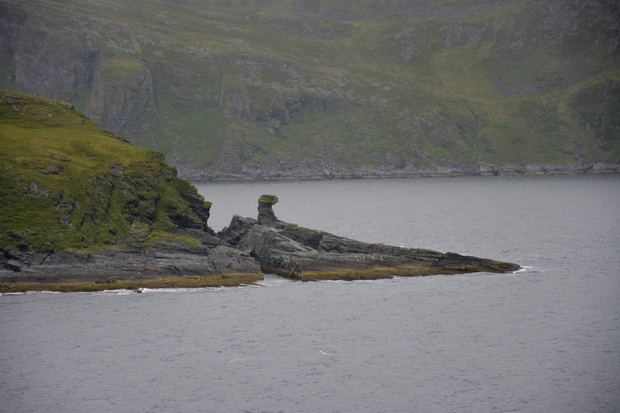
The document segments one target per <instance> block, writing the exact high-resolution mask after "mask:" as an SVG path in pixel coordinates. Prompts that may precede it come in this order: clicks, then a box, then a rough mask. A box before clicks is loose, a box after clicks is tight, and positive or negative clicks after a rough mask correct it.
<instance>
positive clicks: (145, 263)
mask: <svg viewBox="0 0 620 413" xmlns="http://www.w3.org/2000/svg"><path fill="white" fill-rule="evenodd" d="M277 202H278V198H277V197H275V196H273V195H263V196H262V197H261V198H260V199H259V205H258V217H257V219H253V218H242V217H240V216H234V217H233V219H232V221H231V223H230V225H229V226H228V227H226V228H224V229H223V230H222V231H221V232H219V233H217V234H216V233H214V232H213V231H212V230H210V229H208V228H207V230H197V229H180V230H179V231H178V233H177V234H169V235H165V236H160V237H159V238H156V239H154V238H152V237H148V236H147V233H146V232H145V231H143V230H141V228H139V227H138V228H134V229H132V232H131V233H130V234H129V235H128V236H127V237H125V239H124V240H123V241H122V242H119V243H118V244H117V245H114V246H113V247H110V248H107V249H103V250H98V251H63V252H57V253H40V252H39V253H34V252H24V253H21V254H15V253H9V252H8V251H0V253H1V255H0V292H2V293H7V292H23V291H32V290H51V291H97V290H107V289H140V288H164V287H167V288H174V287H215V286H238V285H245V284H251V283H254V282H256V281H259V280H261V279H263V273H273V274H278V275H281V276H284V277H288V278H292V279H295V280H300V281H316V280H358V279H378V278H389V277H395V276H424V275H433V274H463V273H473V272H496V273H507V272H514V271H516V270H518V269H519V268H520V267H519V265H517V264H512V263H506V262H501V261H495V260H490V259H483V258H477V257H469V256H462V255H459V254H455V253H441V252H437V251H431V250H426V249H413V248H401V247H395V246H389V245H384V244H372V243H365V242H360V241H355V240H351V239H348V238H344V237H339V236H336V235H333V234H329V233H327V232H323V231H316V230H312V229H308V228H303V227H300V226H297V225H295V224H290V223H286V222H283V221H280V220H278V219H277V217H276V216H275V214H274V212H273V205H275V204H276V203H277Z"/></svg>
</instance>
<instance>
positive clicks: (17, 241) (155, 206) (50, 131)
mask: <svg viewBox="0 0 620 413" xmlns="http://www.w3.org/2000/svg"><path fill="white" fill-rule="evenodd" d="M0 139H1V141H2V150H1V151H0V194H1V195H0V196H1V198H2V203H1V204H0V245H2V246H3V248H8V249H11V250H18V251H19V250H22V251H24V250H32V251H49V252H52V251H60V250H67V249H95V248H99V247H103V246H106V245H110V244H114V243H116V242H118V241H119V240H121V239H122V238H123V237H125V236H127V235H128V234H129V233H130V231H131V230H132V227H134V228H135V227H136V225H143V226H144V227H145V228H146V231H147V232H150V233H154V232H158V231H159V232H173V231H174V230H177V229H179V228H188V229H189V228H193V229H202V230H206V229H207V228H208V226H207V219H208V217H209V204H208V203H206V202H205V201H204V199H203V198H202V196H201V195H199V194H198V193H197V192H196V189H195V188H194V187H193V186H192V185H191V184H190V183H189V182H187V181H184V180H182V179H179V178H177V176H176V170H175V168H173V167H171V166H170V165H168V164H166V163H165V162H164V158H163V155H162V154H161V153H158V152H155V151H152V150H148V149H144V148H139V147H137V146H134V145H131V144H129V143H127V142H126V141H122V140H120V139H119V138H117V137H115V136H114V135H112V134H111V133H109V132H106V131H104V130H102V129H101V127H99V126H98V125H96V124H94V123H92V122H90V121H89V120H88V119H86V118H85V117H84V116H83V115H81V114H80V113H78V112H77V111H75V110H73V109H72V107H71V106H69V105H67V104H65V103H61V102H59V101H53V100H47V99H42V98H39V97H33V96H28V95H23V94H17V93H13V92H0Z"/></svg>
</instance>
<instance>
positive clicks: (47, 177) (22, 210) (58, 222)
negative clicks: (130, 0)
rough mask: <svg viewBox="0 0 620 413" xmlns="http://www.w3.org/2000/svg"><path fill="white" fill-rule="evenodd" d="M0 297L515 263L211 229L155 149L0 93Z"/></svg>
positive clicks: (253, 224) (280, 231)
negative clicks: (267, 275)
mask: <svg viewBox="0 0 620 413" xmlns="http://www.w3.org/2000/svg"><path fill="white" fill-rule="evenodd" d="M0 121H1V122H0V136H1V137H2V142H3V150H2V151H1V152H0V199H1V200H2V202H0V292H4V293H6V292H22V291H32V290H52V291H96V290H104V289H140V288H147V287H148V288H162V287H209V286H236V285H243V284H249V283H254V282H256V281H258V280H261V279H262V278H263V274H264V273H274V274H279V275H282V276H286V277H290V278H294V279H297V280H304V281H310V280H325V279H342V280H354V279H370V278H383V277H394V276H418V275H430V274H453V273H467V272H479V271H492V272H510V271H515V270H516V269H518V268H519V266H518V265H515V264H508V263H503V262H498V261H493V260H486V259H480V258H475V257H464V256H461V255H458V254H452V253H446V254H444V253H439V252H435V251H429V250H424V249H409V248H398V247H393V246H388V245H383V244H369V243H364V242H359V241H354V240H351V239H347V238H343V237H339V236H336V235H332V234H329V233H326V232H322V231H315V230H311V229H307V228H303V227H300V226H297V225H294V224H290V223H286V222H283V221H281V220H279V219H278V218H277V217H276V215H275V213H274V211H273V206H274V205H275V204H276V203H277V202H278V198H277V197H276V196H274V195H263V196H261V197H260V199H259V200H258V216H257V218H256V219H252V218H242V217H239V216H234V217H233V219H232V221H231V223H230V225H229V226H228V227H226V228H224V229H223V230H222V231H221V232H219V233H216V232H215V231H213V230H212V229H211V228H210V227H209V225H208V219H209V217H210V209H211V203H209V202H207V201H205V199H204V198H203V197H202V196H201V195H200V194H198V192H197V190H196V188H195V187H194V186H192V185H191V184H190V183H189V182H187V181H185V180H183V179H180V178H178V176H177V171H176V169H175V168H173V167H171V166H170V165H168V164H167V163H166V162H165V161H164V158H163V155H162V154H161V153H158V152H155V151H151V150H148V149H144V148H139V147H137V146H134V145H131V144H130V143H129V142H127V141H126V140H124V139H121V138H119V137H117V136H114V135H113V134H111V133H109V132H107V131H105V130H102V129H101V128H100V126H98V125H97V124H95V123H93V122H91V121H89V120H88V119H86V118H84V116H83V115H82V114H80V113H79V112H77V111H75V110H74V109H73V108H72V107H71V106H70V105H67V104H65V103H62V102H59V101H54V100H50V99H44V98H40V97H36V96H29V95H23V94H19V93H14V92H1V91H0Z"/></svg>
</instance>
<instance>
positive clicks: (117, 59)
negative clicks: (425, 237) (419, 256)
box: [0, 0, 620, 177]
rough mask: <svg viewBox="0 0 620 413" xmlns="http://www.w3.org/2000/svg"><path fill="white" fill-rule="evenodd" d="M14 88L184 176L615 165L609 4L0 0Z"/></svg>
mask: <svg viewBox="0 0 620 413" xmlns="http://www.w3.org/2000/svg"><path fill="white" fill-rule="evenodd" d="M0 10H1V11H2V14H3V15H4V16H6V17H5V18H4V19H0V39H1V40H2V43H3V44H4V45H5V46H4V48H2V49H1V50H0V53H1V56H0V57H2V59H0V62H4V63H0V65H2V66H0V72H1V73H0V74H2V75H3V79H7V80H6V82H5V85H6V87H9V88H12V89H18V90H23V91H29V92H34V93H37V94H42V95H45V96H50V97H53V98H57V99H62V100H65V101H70V102H72V103H73V104H74V105H75V106H76V107H77V108H78V109H80V110H83V111H84V112H85V113H86V114H87V116H88V117H90V118H92V119H93V120H95V121H97V122H99V123H101V124H102V125H103V126H104V127H106V128H107V129H109V130H112V131H113V132H115V133H117V134H121V135H123V136H127V137H129V138H130V139H131V140H132V141H135V142H136V143H138V144H140V145H143V146H146V147H150V148H154V149H157V150H159V151H162V152H163V153H165V155H166V158H167V159H168V160H169V161H170V162H171V163H173V164H174V165H176V166H177V167H178V168H179V172H180V173H181V174H182V175H184V176H192V177H214V176H254V177H274V176H307V175H315V174H331V175H333V176H337V175H347V174H355V173H363V171H375V172H377V171H378V172H384V173H406V172H415V171H416V170H419V169H422V168H427V167H436V166H443V165H448V166H449V165H457V166H459V165H464V166H472V165H474V166H475V165H479V164H491V165H502V164H511V163H529V164H532V163H536V164H566V163H572V162H611V163H617V162H620V98H619V96H620V94H619V91H620V52H619V44H620V18H619V17H618V16H620V10H619V6H618V5H617V4H616V2H612V1H608V0H586V1H577V0H569V1H563V0H546V1H543V0H518V1H492V2H491V1H487V0H469V1H448V0H419V1H413V2H412V1H403V0H392V1H387V2H376V1H370V0H363V1H356V2H348V1H332V2H323V1H317V0H272V1H253V0H239V1H235V0H226V1H224V0H210V1H208V0H183V1H181V0H167V1H152V0H132V1H119V0H103V1H93V0H76V1H68V0H25V1H23V2H19V3H16V2H12V1H9V0H0Z"/></svg>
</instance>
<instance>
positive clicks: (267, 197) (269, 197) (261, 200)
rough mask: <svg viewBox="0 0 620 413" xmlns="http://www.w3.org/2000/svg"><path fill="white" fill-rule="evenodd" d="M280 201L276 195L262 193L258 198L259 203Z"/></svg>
mask: <svg viewBox="0 0 620 413" xmlns="http://www.w3.org/2000/svg"><path fill="white" fill-rule="evenodd" d="M278 201H279V199H278V197H277V196H275V195H261V196H260V198H258V203H259V204H271V205H274V204H277V203H278Z"/></svg>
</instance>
